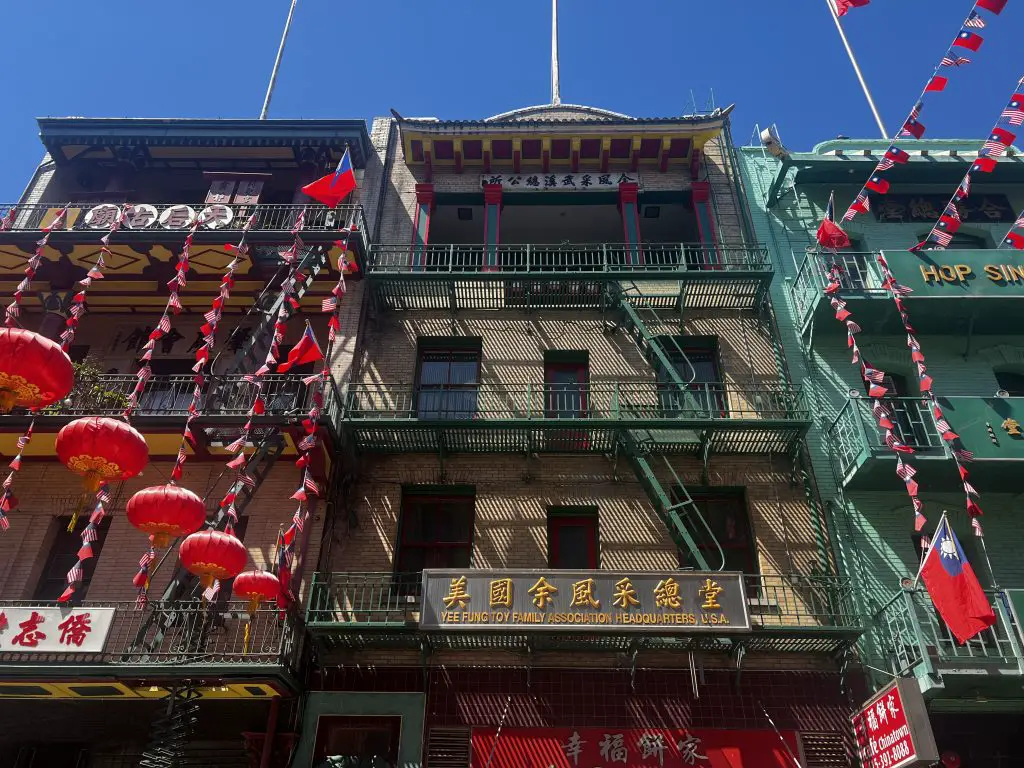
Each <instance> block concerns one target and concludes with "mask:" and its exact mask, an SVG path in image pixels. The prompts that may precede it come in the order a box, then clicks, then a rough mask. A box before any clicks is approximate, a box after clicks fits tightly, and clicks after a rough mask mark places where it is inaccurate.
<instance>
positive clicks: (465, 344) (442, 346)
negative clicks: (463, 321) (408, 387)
mask: <svg viewBox="0 0 1024 768" xmlns="http://www.w3.org/2000/svg"><path fill="white" fill-rule="evenodd" d="M428 355H447V357H448V359H447V360H446V361H445V362H447V364H448V373H447V381H446V383H445V384H441V385H438V384H427V385H424V384H423V382H422V377H423V364H424V363H425V362H435V361H430V360H426V359H425V358H426V357H427V356H428ZM457 355H464V356H466V357H467V358H468V357H472V362H473V364H474V365H475V366H476V372H475V375H474V378H475V381H474V382H472V383H470V384H452V383H451V377H452V376H451V370H452V369H451V366H452V363H453V362H456V359H455V358H456V356H457ZM458 362H468V360H465V359H464V360H460V361H458ZM482 367H483V350H482V343H481V339H479V338H475V339H467V338H461V337H440V338H437V337H430V338H420V340H419V343H418V344H417V348H416V368H415V371H414V372H413V382H414V383H413V397H412V411H413V414H414V415H415V417H416V418H417V419H427V420H433V421H455V420H459V419H465V418H469V419H475V418H477V416H478V413H479V411H478V408H479V393H480V375H481V372H482ZM431 392H434V393H453V392H467V393H468V392H472V393H473V396H472V398H468V397H467V398H466V402H467V403H469V401H470V400H472V409H471V410H470V409H459V410H458V411H455V410H452V409H449V408H447V407H446V405H445V404H446V403H447V397H442V398H440V406H439V408H438V409H436V410H431V411H424V410H423V406H424V403H423V400H424V398H423V397H422V395H423V394H424V393H431ZM424 413H429V414H431V415H427V416H425V415H424Z"/></svg>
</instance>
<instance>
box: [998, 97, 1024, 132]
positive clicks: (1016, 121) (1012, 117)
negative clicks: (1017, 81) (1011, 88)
mask: <svg viewBox="0 0 1024 768" xmlns="http://www.w3.org/2000/svg"><path fill="white" fill-rule="evenodd" d="M1022 101H1024V99H1022V98H1021V97H1020V96H1019V95H1017V94H1015V95H1014V97H1013V98H1012V99H1010V103H1009V104H1007V105H1006V109H1004V110H1003V114H1002V117H1003V119H1004V120H1007V121H1008V122H1009V123H1010V125H1021V124H1022V123H1024V104H1022Z"/></svg>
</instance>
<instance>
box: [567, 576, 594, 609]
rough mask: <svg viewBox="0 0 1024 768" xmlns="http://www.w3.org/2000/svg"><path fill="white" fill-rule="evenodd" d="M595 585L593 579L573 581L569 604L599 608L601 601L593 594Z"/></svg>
mask: <svg viewBox="0 0 1024 768" xmlns="http://www.w3.org/2000/svg"><path fill="white" fill-rule="evenodd" d="M595 587H596V585H595V584H594V580H593V579H583V581H577V582H574V583H573V585H572V603H570V605H582V606H586V607H588V608H600V607H601V601H600V600H598V599H597V598H596V597H595V596H594V589H595Z"/></svg>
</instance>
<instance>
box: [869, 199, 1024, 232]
mask: <svg viewBox="0 0 1024 768" xmlns="http://www.w3.org/2000/svg"><path fill="white" fill-rule="evenodd" d="M948 202H949V197H947V196H946V195H885V196H884V197H882V196H877V197H875V196H872V198H871V210H872V211H874V212H875V218H876V219H878V221H880V222H883V223H890V224H912V223H920V224H929V225H930V224H934V223H935V222H936V221H937V220H938V218H939V216H941V215H942V212H943V211H944V210H945V208H946V204H947V203H948ZM956 207H957V211H958V212H959V214H960V218H961V219H962V220H963V221H965V222H967V223H970V224H1002V223H1009V222H1012V221H1013V220H1014V219H1015V218H1016V216H1015V215H1014V209H1013V208H1011V207H1010V201H1009V200H1008V199H1007V198H1006V195H971V196H970V197H968V198H966V199H964V200H961V201H960V202H958V203H957V204H956Z"/></svg>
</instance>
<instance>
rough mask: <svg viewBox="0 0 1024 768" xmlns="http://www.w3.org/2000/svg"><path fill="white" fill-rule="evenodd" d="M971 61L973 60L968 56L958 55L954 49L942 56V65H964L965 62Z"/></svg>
mask: <svg viewBox="0 0 1024 768" xmlns="http://www.w3.org/2000/svg"><path fill="white" fill-rule="evenodd" d="M970 63H971V60H970V59H968V58H967V57H966V56H957V55H956V54H955V53H953V52H952V51H950V52H949V53H947V54H946V55H945V56H943V57H942V66H944V67H962V66H963V65H964V64H970Z"/></svg>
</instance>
